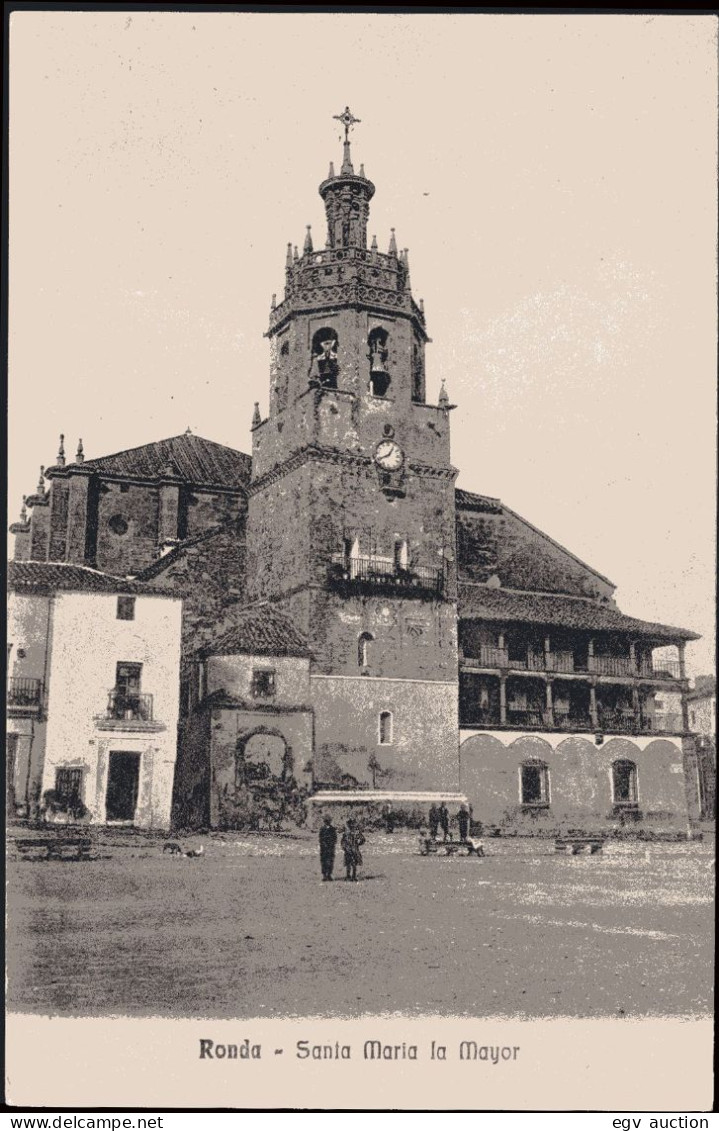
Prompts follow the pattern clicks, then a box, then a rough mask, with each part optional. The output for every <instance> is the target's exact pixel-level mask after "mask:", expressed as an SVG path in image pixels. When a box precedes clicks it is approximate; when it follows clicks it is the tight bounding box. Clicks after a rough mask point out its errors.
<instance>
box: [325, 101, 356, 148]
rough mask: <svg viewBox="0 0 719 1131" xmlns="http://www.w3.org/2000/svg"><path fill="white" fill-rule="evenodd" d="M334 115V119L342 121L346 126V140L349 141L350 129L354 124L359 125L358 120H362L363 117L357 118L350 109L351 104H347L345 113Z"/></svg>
mask: <svg viewBox="0 0 719 1131" xmlns="http://www.w3.org/2000/svg"><path fill="white" fill-rule="evenodd" d="M332 117H333V118H334V120H335V121H336V122H341V123H342V125H343V126H344V128H345V141H346V142H347V141H349V139H350V129H351V128H352V126H355V125H357V123H358V122H361V121H362V119H361V118H355V116H354V114H353V113H352V111H351V110H350V108H349V106H345V108H344V113H342V114H333V115H332Z"/></svg>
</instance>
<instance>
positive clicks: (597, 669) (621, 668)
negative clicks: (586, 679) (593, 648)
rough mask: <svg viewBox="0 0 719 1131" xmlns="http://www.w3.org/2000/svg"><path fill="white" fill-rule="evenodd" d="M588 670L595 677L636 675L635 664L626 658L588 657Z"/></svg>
mask: <svg viewBox="0 0 719 1131" xmlns="http://www.w3.org/2000/svg"><path fill="white" fill-rule="evenodd" d="M587 666H588V668H589V671H590V672H594V673H595V674H596V675H638V674H639V672H638V669H637V667H636V664H634V663H632V661H631V659H630V658H629V657H628V656H590V657H589V663H588V665H587Z"/></svg>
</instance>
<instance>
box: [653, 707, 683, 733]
mask: <svg viewBox="0 0 719 1131" xmlns="http://www.w3.org/2000/svg"><path fill="white" fill-rule="evenodd" d="M647 727H648V729H649V730H650V731H651V732H652V733H653V734H683V733H684V720H683V718H682V716H681V713H680V712H678V711H675V712H673V713H669V712H667V714H659V715H655V716H654V718H653V719H647Z"/></svg>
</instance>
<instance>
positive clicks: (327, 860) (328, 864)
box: [320, 813, 337, 880]
mask: <svg viewBox="0 0 719 1131" xmlns="http://www.w3.org/2000/svg"><path fill="white" fill-rule="evenodd" d="M336 846H337V829H336V828H335V827H334V825H333V824H332V818H331V817H330V815H329V813H327V814H326V816H325V819H324V824H323V825H322V827H321V828H320V866H321V868H322V879H323V880H331V879H332V869H333V868H334V866H335V848H336Z"/></svg>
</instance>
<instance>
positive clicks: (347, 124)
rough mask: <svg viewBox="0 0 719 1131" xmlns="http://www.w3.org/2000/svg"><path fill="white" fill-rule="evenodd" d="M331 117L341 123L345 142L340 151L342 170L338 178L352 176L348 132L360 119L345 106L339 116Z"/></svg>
mask: <svg viewBox="0 0 719 1131" xmlns="http://www.w3.org/2000/svg"><path fill="white" fill-rule="evenodd" d="M332 117H333V118H334V119H335V121H337V122H341V123H342V125H343V126H344V128H345V140H344V147H343V151H342V168H341V169H340V176H348V175H349V176H353V175H354V167H353V165H352V157H351V155H350V130H351V128H352V126H355V125H357V123H358V122H360V121H361V120H362V119H361V118H355V116H354V114H353V113H352V111H351V110H350V108H349V106H345V108H344V110H343V112H342V113H341V114H333V115H332ZM360 175H363V174H360Z"/></svg>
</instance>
